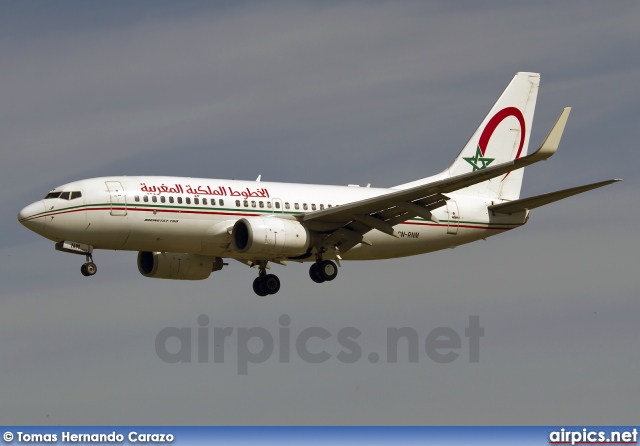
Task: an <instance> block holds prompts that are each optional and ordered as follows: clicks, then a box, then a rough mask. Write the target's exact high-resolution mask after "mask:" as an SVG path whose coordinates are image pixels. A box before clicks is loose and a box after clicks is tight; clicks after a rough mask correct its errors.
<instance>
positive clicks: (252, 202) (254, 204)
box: [251, 200, 256, 208]
mask: <svg viewBox="0 0 640 446" xmlns="http://www.w3.org/2000/svg"><path fill="white" fill-rule="evenodd" d="M251 207H252V208H254V207H256V202H255V201H254V200H251Z"/></svg>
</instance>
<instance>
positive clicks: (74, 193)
mask: <svg viewBox="0 0 640 446" xmlns="http://www.w3.org/2000/svg"><path fill="white" fill-rule="evenodd" d="M80 197H82V192H78V191H76V192H71V199H72V200H75V199H76V198H80Z"/></svg>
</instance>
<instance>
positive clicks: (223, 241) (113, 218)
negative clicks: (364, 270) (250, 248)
mask: <svg viewBox="0 0 640 446" xmlns="http://www.w3.org/2000/svg"><path fill="white" fill-rule="evenodd" d="M54 191H71V192H72V191H78V192H81V196H80V197H78V198H74V199H69V200H67V199H63V198H50V199H45V200H41V201H39V202H36V203H33V204H32V205H30V206H28V207H26V208H25V209H24V210H23V211H22V213H21V216H22V218H23V219H24V218H25V217H28V218H27V220H26V221H23V223H24V224H25V225H27V226H28V227H29V228H30V229H32V230H33V231H35V232H37V233H39V234H41V235H42V236H44V237H46V238H48V239H50V240H53V241H56V242H61V241H70V240H71V241H74V242H79V243H84V244H88V245H92V246H93V247H94V248H95V249H113V250H127V251H151V252H182V253H193V254H201V255H205V256H216V257H223V258H224V257H227V258H236V259H251V260H259V259H256V256H255V255H251V256H243V255H242V254H240V253H237V252H234V250H233V247H232V246H230V243H229V232H230V227H232V226H233V224H234V222H235V221H237V220H238V219H240V218H243V217H250V216H264V217H269V216H273V217H278V218H286V219H295V217H294V215H296V214H302V213H310V212H313V211H314V210H321V209H327V208H329V207H335V206H340V205H343V204H346V203H351V202H355V201H359V200H363V199H367V198H371V197H375V196H380V195H384V194H388V193H390V192H393V191H394V189H381V188H369V187H353V186H326V185H308V184H291V183H270V182H257V181H238V180H215V179H203V178H180V177H152V176H144V177H142V176H140V177H104V178H93V179H88V180H82V181H77V182H73V183H69V184H66V185H63V186H60V187H58V188H56V189H54ZM448 196H449V198H450V199H449V200H448V201H447V203H446V205H444V206H442V207H440V208H437V209H435V210H433V215H434V217H436V219H437V220H438V222H435V221H429V220H424V219H422V218H417V217H416V218H413V219H410V220H408V221H405V222H404V223H401V224H399V225H396V226H395V230H396V235H397V237H392V236H390V235H388V234H385V233H382V232H379V231H378V230H375V229H374V230H372V231H371V232H369V233H368V234H367V235H366V238H367V239H368V241H370V242H371V246H368V245H364V244H359V245H357V246H355V247H354V248H353V249H351V250H349V251H347V252H345V253H344V254H342V255H341V258H343V259H345V260H374V259H385V258H393V257H403V256H411V255H416V254H421V253H426V252H431V251H437V250H440V249H444V248H450V247H454V246H457V245H461V244H465V243H469V242H472V241H475V240H479V239H482V238H486V237H489V236H492V235H495V234H498V233H501V232H503V231H505V230H508V229H512V228H514V227H517V226H521V225H522V224H524V223H525V222H526V219H527V215H526V213H525V212H520V213H517V214H514V215H490V213H489V211H488V210H487V206H488V205H491V204H492V203H491V202H490V201H487V200H488V199H486V198H482V197H473V196H468V195H461V194H448ZM299 260H308V261H314V258H313V256H311V257H309V258H307V259H304V258H303V259H299Z"/></svg>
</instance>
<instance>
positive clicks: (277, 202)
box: [276, 201, 280, 209]
mask: <svg viewBox="0 0 640 446" xmlns="http://www.w3.org/2000/svg"><path fill="white" fill-rule="evenodd" d="M276 209H280V202H279V201H276Z"/></svg>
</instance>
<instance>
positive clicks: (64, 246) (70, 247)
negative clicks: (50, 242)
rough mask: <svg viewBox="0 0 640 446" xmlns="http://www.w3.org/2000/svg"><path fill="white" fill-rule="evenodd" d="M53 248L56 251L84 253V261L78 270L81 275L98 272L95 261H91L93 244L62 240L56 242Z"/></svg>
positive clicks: (91, 274) (90, 274) (87, 275)
mask: <svg viewBox="0 0 640 446" xmlns="http://www.w3.org/2000/svg"><path fill="white" fill-rule="evenodd" d="M55 248H56V250H57V251H62V252H68V253H70V254H79V255H84V256H85V259H86V261H85V263H84V265H82V266H81V267H80V272H81V273H82V275H83V276H85V277H89V276H93V275H94V274H95V273H96V272H98V267H97V266H96V264H95V263H93V246H91V245H87V244H84V243H76V242H70V241H64V242H59V243H56V245H55Z"/></svg>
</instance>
